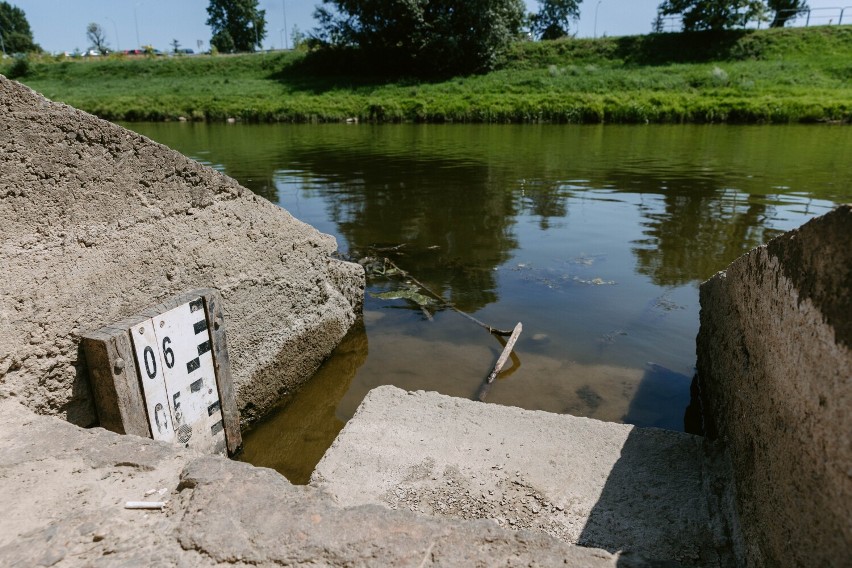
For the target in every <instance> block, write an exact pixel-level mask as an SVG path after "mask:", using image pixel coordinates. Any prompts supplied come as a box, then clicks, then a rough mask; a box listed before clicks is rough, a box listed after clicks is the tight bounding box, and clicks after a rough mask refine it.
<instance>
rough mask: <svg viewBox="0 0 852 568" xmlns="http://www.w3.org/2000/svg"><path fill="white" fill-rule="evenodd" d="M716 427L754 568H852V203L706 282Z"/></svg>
mask: <svg viewBox="0 0 852 568" xmlns="http://www.w3.org/2000/svg"><path fill="white" fill-rule="evenodd" d="M698 373H699V378H700V387H701V398H702V402H703V405H704V416H705V420H706V424H705V426H706V429H707V432H708V434H709V435H711V436H718V437H720V438H722V439H723V440H724V442H725V443H726V444H727V446H728V448H729V451H730V455H731V459H732V463H733V468H734V477H735V484H736V493H737V498H736V500H737V507H738V510H739V515H740V522H741V524H742V529H743V534H744V537H745V541H746V546H747V555H748V558H749V561H750V563H751V564H752V565H754V566H805V565H807V566H841V565H845V566H848V562H849V558H850V551H852V509H850V504H852V439H850V434H852V397H851V396H850V393H851V392H852V206H848V205H846V206H841V207H839V208H837V209H835V210H834V211H833V212H831V213H829V214H827V215H825V216H823V217H820V218H817V219H814V220H812V221H810V222H809V223H807V224H806V225H804V226H802V227H801V228H799V229H797V230H795V231H791V232H789V233H786V234H785V235H782V236H781V237H778V238H777V239H775V240H773V241H772V242H770V243H769V244H768V245H766V246H763V247H759V248H757V249H754V250H752V251H751V252H749V253H748V254H746V255H744V256H743V257H741V258H739V259H738V260H736V261H735V262H734V263H732V264H731V265H730V267H728V269H727V270H726V271H725V272H720V273H719V274H717V275H716V276H714V277H713V278H711V279H710V280H708V281H707V282H705V283H704V284H703V285H702V286H701V331H700V333H699V336H698Z"/></svg>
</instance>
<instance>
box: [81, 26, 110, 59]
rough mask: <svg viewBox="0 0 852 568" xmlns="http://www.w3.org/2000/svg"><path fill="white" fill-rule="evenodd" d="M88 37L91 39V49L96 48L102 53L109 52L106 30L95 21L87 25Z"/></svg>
mask: <svg viewBox="0 0 852 568" xmlns="http://www.w3.org/2000/svg"><path fill="white" fill-rule="evenodd" d="M86 39H88V40H89V43H90V45H89V49H94V50H96V51H97V52H98V53H100V54H101V55H106V54H107V53H109V44H108V43H107V40H106V32H105V31H104V29H103V28H102V27H101V26H100V24H97V23H95V22H91V23H89V25H88V26H86Z"/></svg>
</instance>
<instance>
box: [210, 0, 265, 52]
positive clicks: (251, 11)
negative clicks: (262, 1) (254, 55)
mask: <svg viewBox="0 0 852 568" xmlns="http://www.w3.org/2000/svg"><path fill="white" fill-rule="evenodd" d="M257 5H258V0H210V5H209V6H207V15H208V16H209V18H207V25H208V26H210V28H211V29H212V30H213V37H212V38H211V39H210V45H211V46H213V47H215V48H216V49H217V50H218V51H219V52H222V53H233V52H235V51H254V50H255V49H256V48H258V47H260V46H261V42H262V41H263V39H264V38H265V37H266V10H258V7H257Z"/></svg>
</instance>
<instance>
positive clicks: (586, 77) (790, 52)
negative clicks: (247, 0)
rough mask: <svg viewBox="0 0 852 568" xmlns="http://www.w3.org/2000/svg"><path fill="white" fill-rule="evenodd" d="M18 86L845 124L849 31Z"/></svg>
mask: <svg viewBox="0 0 852 568" xmlns="http://www.w3.org/2000/svg"><path fill="white" fill-rule="evenodd" d="M10 69H11V64H10V63H7V64H6V65H5V66H3V65H0V73H4V74H5V73H7V72H8V71H9V70H10ZM18 80H20V81H22V82H23V83H25V84H27V85H28V86H30V87H32V88H33V89H35V90H37V91H39V92H41V93H43V94H44V95H45V96H47V97H48V98H51V99H54V100H58V101H62V102H65V103H68V104H70V105H73V106H75V107H77V108H80V109H83V110H86V111H88V112H91V113H93V114H96V115H98V116H101V117H103V118H106V119H109V120H127V121H149V120H174V119H177V118H178V117H185V118H187V119H189V120H224V119H227V118H230V117H234V118H237V119H241V120H245V121H292V122H312V121H315V122H322V121H342V120H346V119H348V118H357V119H359V120H362V121H368V120H374V121H428V122H450V121H452V122H540V121H546V122H560V123H579V122H620V123H635V122H639V123H642V122H760V123H788V122H820V121H840V122H850V121H852V27H838V26H834V27H818V28H806V29H802V28H800V29H782V30H764V31H757V32H727V33H721V34H709V33H704V34H661V35H649V36H631V37H623V38H603V39H598V40H566V41H556V42H523V43H519V44H517V45H515V46H514V47H513V48H512V50H511V53H510V54H509V56H508V59H507V62H506V63H505V65H504V67H503V68H502V69H500V70H498V71H495V72H492V73H489V74H486V75H477V76H469V77H456V78H451V79H445V80H431V81H429V80H421V79H414V78H404V77H403V78H400V77H392V78H388V77H380V76H375V75H374V74H371V72H370V66H369V64H368V63H364V62H358V58H357V55H353V54H352V53H348V54H332V55H306V54H303V53H266V54H250V55H236V56H194V57H168V58H155V59H146V58H143V59H128V58H121V57H118V58H105V59H103V60H96V61H81V60H59V61H57V60H54V59H52V58H46V57H45V58H35V59H32V60H31V61H30V64H29V66H28V71H27V74H26V75H25V76H23V77H20V78H19V79H18Z"/></svg>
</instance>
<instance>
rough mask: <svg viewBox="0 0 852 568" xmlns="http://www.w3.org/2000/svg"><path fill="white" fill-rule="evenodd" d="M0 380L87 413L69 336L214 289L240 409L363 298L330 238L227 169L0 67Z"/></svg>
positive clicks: (84, 420)
mask: <svg viewBox="0 0 852 568" xmlns="http://www.w3.org/2000/svg"><path fill="white" fill-rule="evenodd" d="M0 226H1V227H2V236H0V266H2V267H3V278H0V392H5V393H14V394H15V395H16V396H18V397H19V398H20V399H21V400H22V401H23V402H24V403H25V404H26V405H27V406H29V407H30V408H32V409H34V410H36V411H37V412H40V413H48V414H60V415H63V416H64V417H66V418H67V419H68V420H70V421H71V422H74V423H76V424H82V425H88V424H92V423H94V422H95V416H94V414H93V409H92V405H91V401H90V394H89V388H88V384H87V371H86V368H85V361H84V360H83V355H82V353H81V352H80V351H79V349H78V346H79V336H80V334H81V333H83V332H85V331H89V330H92V329H96V328H98V327H101V326H103V325H106V324H109V323H112V322H114V321H116V320H119V319H121V318H123V317H127V316H130V315H132V314H134V313H137V312H139V311H141V310H142V309H145V308H147V307H149V306H151V305H154V304H156V303H157V302H159V301H161V300H163V299H165V298H167V297H169V296H171V295H173V294H176V293H179V292H183V291H186V290H189V289H192V288H199V287H212V288H218V289H219V290H221V292H222V295H223V297H224V307H225V310H226V318H227V319H226V325H227V326H228V343H229V345H228V347H229V350H230V355H231V362H232V370H233V376H234V380H235V386H236V392H237V403H238V406H239V407H240V408H241V411H242V413H243V417H244V419H246V418H247V419H251V418H253V417H255V416H256V415H258V414H260V413H261V412H262V411H263V410H265V409H266V408H268V407H269V406H270V405H271V404H273V403H274V402H275V401H276V400H278V399H279V398H280V396H281V395H282V394H283V393H284V392H286V391H288V390H290V389H292V388H293V387H294V386H296V385H298V384H300V382H301V381H304V380H306V379H307V378H308V377H310V375H311V374H312V373H313V372H314V371H315V369H316V368H317V367H318V366H319V364H320V362H321V361H322V360H323V358H325V357H326V356H327V355H328V354H329V353H330V352H331V350H332V349H333V347H334V346H335V345H336V344H337V342H338V341H339V340H340V339H341V338H342V337H343V335H344V334H345V332H346V330H347V329H348V328H349V326H350V325H351V324H352V322H353V321H354V319H355V317H356V312H357V311H358V310H359V309H360V302H361V299H362V296H363V286H364V276H363V270H362V269H361V267H360V266H357V265H354V264H349V263H344V262H340V261H337V260H333V259H331V258H329V254H330V253H332V252H333V251H334V250H335V249H336V243H335V241H334V239H333V238H332V237H330V236H328V235H324V234H321V233H319V232H317V231H316V230H315V229H313V228H312V227H310V226H308V225H306V224H304V223H301V222H299V221H297V220H296V219H294V218H293V217H292V216H290V215H289V214H288V213H287V212H285V211H283V210H282V209H280V208H279V207H277V206H275V205H273V204H271V203H269V202H267V201H265V200H263V199H261V198H259V197H257V196H255V195H253V194H252V193H251V192H250V191H248V190H246V189H244V188H243V187H241V186H239V185H238V184H237V182H236V181H234V180H233V179H231V178H229V177H227V176H224V175H222V174H220V173H218V172H216V171H215V170H213V169H211V168H208V167H205V166H202V165H200V164H198V163H195V162H193V161H191V160H189V159H187V158H185V157H184V156H182V155H180V154H178V153H177V152H173V151H171V150H169V149H168V148H166V147H164V146H162V145H159V144H156V143H154V142H152V141H150V140H148V139H146V138H144V137H142V136H139V135H137V134H134V133H132V132H129V131H127V130H125V129H123V128H121V127H118V126H116V125H113V124H110V123H108V122H105V121H102V120H99V119H97V118H95V117H93V116H91V115H88V114H85V113H83V112H80V111H77V110H74V109H72V108H70V107H68V106H65V105H62V104H57V103H53V102H50V101H48V100H46V99H44V98H42V97H41V96H39V95H37V94H36V93H34V92H33V91H31V90H29V89H27V88H26V87H24V86H22V85H20V84H18V83H15V82H13V81H9V80H7V79H5V78H4V77H2V76H0Z"/></svg>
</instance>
